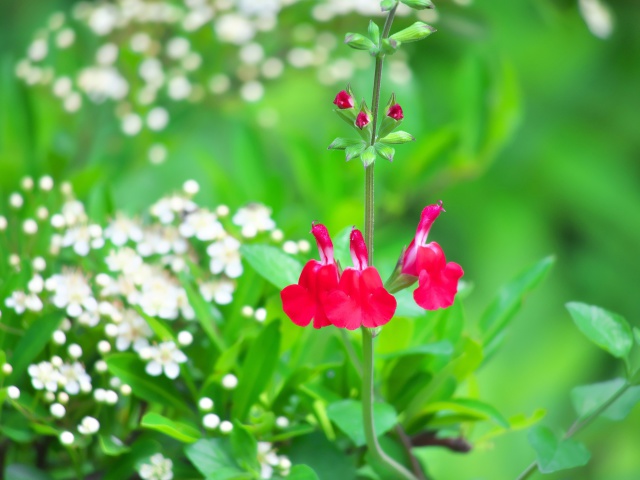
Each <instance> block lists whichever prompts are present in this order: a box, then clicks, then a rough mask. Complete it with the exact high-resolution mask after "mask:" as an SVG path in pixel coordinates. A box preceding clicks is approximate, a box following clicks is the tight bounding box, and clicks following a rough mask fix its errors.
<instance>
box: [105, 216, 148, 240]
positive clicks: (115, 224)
mask: <svg viewBox="0 0 640 480" xmlns="http://www.w3.org/2000/svg"><path fill="white" fill-rule="evenodd" d="M104 236H105V238H108V239H109V240H111V242H112V243H113V244H114V245H116V246H117V247H121V246H123V245H124V244H125V243H127V242H128V241H129V240H131V241H133V242H136V243H137V242H139V241H141V240H142V237H143V233H142V227H141V226H140V224H139V223H138V222H137V221H136V220H133V219H130V218H128V217H125V216H124V215H122V214H120V213H117V214H116V218H115V219H114V220H113V221H112V222H111V223H110V224H109V226H108V227H107V228H106V229H105V231H104Z"/></svg>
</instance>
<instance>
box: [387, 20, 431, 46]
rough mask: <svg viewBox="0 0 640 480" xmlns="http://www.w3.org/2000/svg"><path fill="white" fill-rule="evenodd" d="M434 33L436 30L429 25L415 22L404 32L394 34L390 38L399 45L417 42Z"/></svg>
mask: <svg viewBox="0 0 640 480" xmlns="http://www.w3.org/2000/svg"><path fill="white" fill-rule="evenodd" d="M435 31H436V29H435V28H433V27H432V26H431V25H427V24H426V23H424V22H416V23H414V24H413V25H411V26H409V27H407V28H405V29H404V30H400V31H399V32H396V33H394V34H393V35H391V37H390V38H391V39H393V40H397V41H398V42H401V43H409V42H417V41H418V40H422V39H423V38H426V37H428V36H429V35H431V34H432V33H433V32H435Z"/></svg>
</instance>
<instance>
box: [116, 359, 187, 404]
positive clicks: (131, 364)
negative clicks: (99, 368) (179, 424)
mask: <svg viewBox="0 0 640 480" xmlns="http://www.w3.org/2000/svg"><path fill="white" fill-rule="evenodd" d="M106 362H107V366H108V368H109V371H110V372H111V374H112V375H114V376H116V377H118V378H119V379H120V380H122V382H123V383H126V384H128V385H130V386H131V389H132V390H133V395H134V396H136V397H139V398H142V399H143V400H146V401H148V402H157V403H159V404H161V405H164V406H166V407H171V408H175V409H178V410H181V411H189V408H188V407H187V405H186V404H185V402H183V401H182V400H181V395H180V394H179V393H178V391H177V390H176V387H175V384H174V382H173V381H171V380H169V379H168V378H166V377H164V376H160V377H152V376H151V375H149V374H147V372H145V364H144V363H143V362H142V360H140V359H139V358H138V356H137V355H136V354H134V353H114V354H112V355H109V357H107V358H106Z"/></svg>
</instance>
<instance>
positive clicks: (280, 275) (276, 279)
mask: <svg viewBox="0 0 640 480" xmlns="http://www.w3.org/2000/svg"><path fill="white" fill-rule="evenodd" d="M240 253H242V256H243V258H244V259H245V260H246V261H247V262H249V265H251V266H252V267H253V269H254V270H255V271H256V272H258V273H259V274H260V275H261V276H262V277H263V278H264V279H265V280H267V281H268V282H271V283H272V284H273V285H274V286H275V287H276V288H279V289H283V288H284V287H286V286H287V285H291V284H293V283H297V282H298V277H299V276H300V272H302V265H301V264H300V262H299V261H298V260H296V259H295V258H293V257H290V256H289V255H287V254H286V253H284V252H283V251H282V249H280V248H278V247H274V246H272V245H261V244H253V245H242V247H240Z"/></svg>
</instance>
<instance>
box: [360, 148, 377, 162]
mask: <svg viewBox="0 0 640 480" xmlns="http://www.w3.org/2000/svg"><path fill="white" fill-rule="evenodd" d="M360 160H362V164H363V165H364V166H365V167H368V166H369V165H371V164H372V163H373V162H375V161H376V149H375V148H374V147H367V149H366V150H365V151H364V152H362V154H361V155H360Z"/></svg>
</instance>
